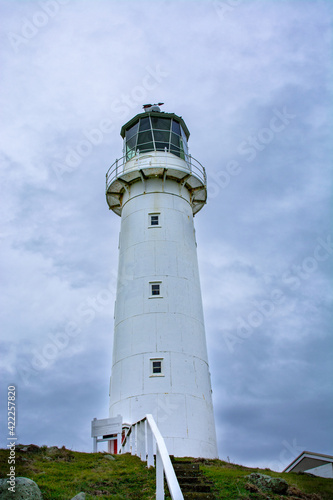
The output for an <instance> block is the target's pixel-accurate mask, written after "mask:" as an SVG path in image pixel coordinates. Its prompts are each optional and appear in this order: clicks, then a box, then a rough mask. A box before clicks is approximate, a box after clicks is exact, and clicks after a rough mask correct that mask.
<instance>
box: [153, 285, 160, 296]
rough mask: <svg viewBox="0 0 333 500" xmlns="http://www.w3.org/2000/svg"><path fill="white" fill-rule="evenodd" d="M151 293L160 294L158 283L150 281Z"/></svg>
mask: <svg viewBox="0 0 333 500" xmlns="http://www.w3.org/2000/svg"><path fill="white" fill-rule="evenodd" d="M151 294H152V295H161V287H160V283H151Z"/></svg>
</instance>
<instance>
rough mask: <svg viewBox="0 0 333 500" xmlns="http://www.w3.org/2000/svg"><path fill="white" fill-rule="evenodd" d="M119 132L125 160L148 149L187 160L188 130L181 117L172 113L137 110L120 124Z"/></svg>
mask: <svg viewBox="0 0 333 500" xmlns="http://www.w3.org/2000/svg"><path fill="white" fill-rule="evenodd" d="M156 108H157V106H156ZM120 134H121V136H122V138H123V139H124V156H126V161H128V160H130V159H131V158H133V156H135V155H136V154H138V153H147V152H148V151H167V152H168V153H172V154H174V155H176V156H178V157H179V158H181V159H182V160H185V161H187V158H188V147H187V141H188V138H189V136H190V133H189V131H188V128H187V126H186V124H185V122H184V120H183V119H182V118H181V117H179V116H177V115H175V114H174V113H163V112H161V111H150V112H144V113H140V114H138V115H136V116H135V117H134V118H132V120H130V121H129V122H127V123H126V124H125V125H123V127H122V129H121V132H120Z"/></svg>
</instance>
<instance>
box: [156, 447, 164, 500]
mask: <svg viewBox="0 0 333 500" xmlns="http://www.w3.org/2000/svg"><path fill="white" fill-rule="evenodd" d="M156 500H164V471H163V462H162V458H161V455H160V451H159V449H158V446H157V449H156Z"/></svg>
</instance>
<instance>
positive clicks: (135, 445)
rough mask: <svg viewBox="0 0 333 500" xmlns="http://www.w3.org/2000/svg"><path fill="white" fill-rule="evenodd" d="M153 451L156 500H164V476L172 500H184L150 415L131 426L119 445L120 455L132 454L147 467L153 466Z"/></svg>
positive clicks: (167, 454) (163, 443) (162, 441)
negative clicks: (145, 463)
mask: <svg viewBox="0 0 333 500" xmlns="http://www.w3.org/2000/svg"><path fill="white" fill-rule="evenodd" d="M154 449H156V500H164V475H165V478H166V480H167V483H168V487H169V492H170V495H171V498H172V499H173V500H184V497H183V494H182V491H181V489H180V486H179V483H178V479H177V476H176V474H175V471H174V468H173V466H172V463H171V460H170V456H169V453H168V450H167V447H166V444H165V441H164V439H163V436H162V434H161V433H160V431H159V429H158V427H157V425H156V422H155V420H154V418H153V416H152V415H151V414H147V415H146V416H145V417H144V418H143V419H142V420H139V421H138V422H136V423H135V424H133V425H132V426H131V427H130V428H129V430H128V432H127V434H126V436H125V438H124V440H123V442H122V445H121V448H120V450H119V452H120V453H132V455H137V456H138V457H140V458H141V460H144V461H147V466H148V467H151V466H154Z"/></svg>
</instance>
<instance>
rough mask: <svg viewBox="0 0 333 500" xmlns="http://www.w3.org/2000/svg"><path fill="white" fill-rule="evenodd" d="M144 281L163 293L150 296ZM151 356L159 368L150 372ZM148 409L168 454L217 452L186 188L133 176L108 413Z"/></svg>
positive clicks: (129, 414) (136, 413) (125, 209)
mask: <svg viewBox="0 0 333 500" xmlns="http://www.w3.org/2000/svg"><path fill="white" fill-rule="evenodd" d="M171 156H173V155H171ZM183 164H184V166H185V167H186V163H185V162H183ZM150 213H159V214H160V221H161V222H160V226H161V227H149V214H150ZM151 281H160V282H161V291H162V297H159V298H150V288H149V282H151ZM154 357H155V358H163V376H151V363H150V359H151V358H154ZM147 413H151V414H153V416H154V418H155V420H156V423H157V425H158V427H159V429H160V431H161V434H162V436H163V437H164V439H165V441H166V445H167V448H168V451H169V453H170V454H172V455H175V456H191V457H206V458H215V457H217V446H216V434H215V423H214V416H213V406H212V398H211V382H210V373H209V367H208V359H207V348H206V339H205V329H204V319H203V311H202V300H201V291H200V281H199V272H198V263H197V253H196V241H195V233H194V226H193V215H192V207H191V204H190V193H189V192H188V191H187V189H186V188H184V187H183V188H181V187H180V184H179V182H176V181H174V180H170V179H165V180H164V182H163V180H162V179H161V178H150V179H148V180H146V182H145V183H143V182H141V181H139V182H136V183H135V184H132V185H131V187H130V189H129V191H128V192H127V193H126V194H125V195H124V198H123V201H122V215H121V234H120V248H119V268H118V284H117V298H116V305H115V323H114V348H113V362H112V375H111V383H110V417H113V416H116V415H118V414H121V415H122V416H123V422H128V423H134V422H135V421H137V420H139V419H141V418H143V417H144V415H146V414H147Z"/></svg>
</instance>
